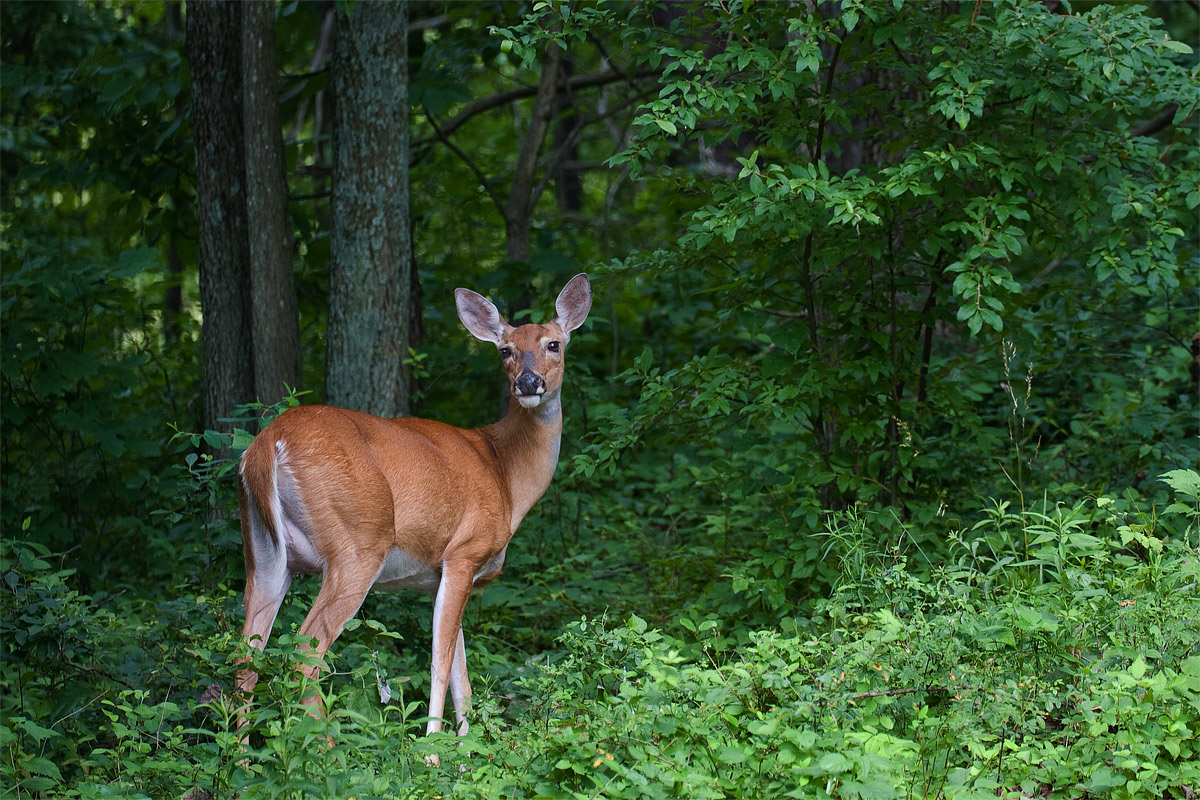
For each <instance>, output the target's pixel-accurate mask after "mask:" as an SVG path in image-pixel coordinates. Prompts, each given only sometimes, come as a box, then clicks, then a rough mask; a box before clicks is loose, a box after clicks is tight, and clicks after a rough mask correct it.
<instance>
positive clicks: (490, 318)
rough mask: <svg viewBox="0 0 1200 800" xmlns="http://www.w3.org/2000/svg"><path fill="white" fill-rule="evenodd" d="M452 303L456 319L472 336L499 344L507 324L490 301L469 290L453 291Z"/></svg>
mask: <svg viewBox="0 0 1200 800" xmlns="http://www.w3.org/2000/svg"><path fill="white" fill-rule="evenodd" d="M454 303H455V304H456V305H457V306H458V318H459V319H460V320H462V324H463V325H465V326H466V328H467V330H469V331H470V332H471V335H472V336H474V337H475V338H476V339H482V340H483V341H485V342H491V343H492V344H500V341H501V340H502V339H503V338H504V332H505V330H506V329H507V328H508V323H507V322H505V321H504V317H502V316H500V312H499V311H497V310H496V307H495V306H494V305H492V303H491V301H490V300H488V299H487V298H486V297H484V296H483V295H481V294H478V293H477V292H472V291H471V290H470V289H455V290H454Z"/></svg>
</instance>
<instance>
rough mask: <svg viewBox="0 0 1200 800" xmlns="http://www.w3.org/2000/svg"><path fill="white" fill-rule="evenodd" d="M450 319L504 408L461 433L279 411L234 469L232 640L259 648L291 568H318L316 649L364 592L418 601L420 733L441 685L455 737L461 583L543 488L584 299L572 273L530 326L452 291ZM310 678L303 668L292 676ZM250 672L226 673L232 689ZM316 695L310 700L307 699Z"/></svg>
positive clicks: (466, 689)
mask: <svg viewBox="0 0 1200 800" xmlns="http://www.w3.org/2000/svg"><path fill="white" fill-rule="evenodd" d="M454 298H455V301H456V303H457V306H458V317H459V319H460V320H462V323H463V325H465V326H466V328H467V330H468V331H470V332H471V333H472V334H473V335H474V336H475V337H477V338H479V339H482V340H483V341H486V342H492V343H493V344H495V345H496V347H497V348H498V349H499V352H500V357H501V359H502V361H503V363H504V370H505V372H506V373H507V375H508V392H509V395H510V398H511V401H512V402H510V403H509V409H508V412H507V413H506V414H505V416H504V418H503V419H501V420H500V421H499V422H497V423H495V424H494V425H488V426H486V427H483V428H477V429H472V430H464V429H462V428H455V427H453V426H451V425H446V424H444V423H441V422H434V421H432V420H424V419H412V418H401V419H384V418H382V417H375V416H371V415H370V414H364V413H361V412H357V411H345V410H342V409H337V408H330V407H327V406H302V407H298V408H293V409H291V410H289V411H287V412H286V413H284V414H282V415H281V416H280V417H279V418H278V419H277V420H275V421H274V422H273V423H271V424H270V425H269V426H267V428H266V429H265V430H264V431H263V432H262V433H260V434H259V435H258V436H257V437H256V438H255V440H254V442H253V443H252V444H251V445H250V447H249V449H247V450H246V454H245V456H244V457H243V458H242V463H241V470H240V472H241V481H240V488H241V492H240V495H241V497H240V500H241V504H240V505H241V524H242V540H243V543H244V545H245V559H246V624H245V627H244V628H243V634H244V635H245V636H246V638H247V639H248V640H249V641H250V642H251V644H252V645H254V646H255V647H258V648H259V649H262V648H263V647H264V646H265V643H266V639H267V637H268V636H269V635H270V632H271V627H272V625H273V624H274V622H275V616H276V614H277V613H278V611H279V606H280V604H281V603H282V602H283V597H284V594H285V593H286V592H287V590H288V587H289V586H290V585H291V582H292V574H293V573H304V574H317V573H319V574H320V575H321V588H320V591H319V592H318V593H317V599H316V601H315V602H314V603H313V606H312V609H311V610H310V611H309V612H308V616H307V617H306V618H305V620H304V623H303V624H302V625H301V626H300V633H301V634H302V635H305V636H311V637H314V638H315V639H316V641H317V644H316V652H317V654H318V656H320V655H323V654H324V653H325V651H326V650H327V649H328V648H329V646H330V645H331V644H333V642H334V640H335V639H337V637H338V635H339V634H340V633H341V632H342V627H343V626H344V625H345V624H346V623H347V622H348V621H349V620H350V619H351V618H352V617H353V616H354V615H355V614H356V613H357V612H358V608H359V606H360V605H361V604H362V602H363V599H364V598H365V597H366V594H367V592H368V590H370V589H371V588H373V587H374V588H379V589H419V590H421V591H425V592H429V593H430V594H432V595H433V598H434V601H433V665H432V668H431V671H430V672H431V676H432V681H433V686H432V689H431V690H430V695H429V724H428V727H427V729H426V732H427V733H432V732H434V731H439V730H441V729H442V713H443V710H444V708H445V702H446V689H447V686H449V689H450V694H451V696H452V698H453V701H454V713H455V717H456V719H457V722H458V725H459V728H458V732H459V733H460V734H465V733H466V732H467V727H468V725H467V719H466V715H467V709H468V708H469V706H470V699H471V686H470V684H469V683H468V680H467V662H466V651H465V649H464V644H463V634H462V617H463V609H464V608H465V607H466V604H467V599H468V597H469V596H470V594H471V590H472V589H474V588H478V587H482V586H484V585H486V584H487V583H488V582H490V581H491V580H492V579H493V578H495V577H496V576H497V575H498V574H499V573H500V568H501V567H502V566H503V565H504V553H505V549H506V548H507V547H508V543H509V540H510V539H512V536H513V533H515V532H516V530H517V526H518V525H520V524H521V519H522V518H523V517H524V516H525V514H526V513H527V512H528V511H529V509H530V508H532V507H533V505H534V503H536V502H537V501H538V499H540V498H541V496H542V494H543V493H545V491H546V488H547V487H548V486H549V485H550V479H551V477H552V476H553V475H554V469H555V467H556V465H557V463H558V449H559V442H560V439H561V438H562V400H561V391H562V382H563V371H564V362H563V357H564V351H565V350H566V345H567V341H568V340H569V339H570V335H571V331H573V330H575V329H576V328H578V327H579V326H580V325H582V324H583V322H584V320H585V319H586V318H587V315H588V310H589V309H590V308H591V305H592V290H591V287H590V285H589V284H588V279H587V276H586V275H582V274H581V275H576V276H575V277H574V278H572V279H571V280H570V281H569V282H568V283H567V285H566V286H565V287H564V288H563V290H562V292H561V293H560V294H559V295H558V299H557V300H556V301H555V304H554V306H555V310H556V312H557V316H555V317H554V319H553V320H551V321H550V322H547V323H545V324H544V325H522V326H520V327H519V328H514V327H512V326H511V325H509V324H508V323H507V322H505V321H504V318H503V317H501V316H500V313H499V312H498V311H497V310H496V307H495V306H494V305H492V304H491V303H490V302H488V301H487V300H486V299H484V298H483V297H481V296H480V295H478V294H476V293H475V292H472V291H468V290H467V289H457V290H455V292H454ZM305 671H306V672H307V673H308V674H309V677H311V678H314V679H315V678H316V676H317V668H316V667H308V668H306V670H305ZM257 682H258V675H257V674H256V673H255V672H254V671H253V670H251V669H249V668H247V669H244V670H243V671H242V673H241V674H240V675H239V678H238V687H239V689H241V690H242V691H243V692H244V693H245V695H246V696H247V698H248V696H249V693H250V692H252V691H253V689H254V686H255V684H256V683H257ZM313 702H315V700H314V701H313Z"/></svg>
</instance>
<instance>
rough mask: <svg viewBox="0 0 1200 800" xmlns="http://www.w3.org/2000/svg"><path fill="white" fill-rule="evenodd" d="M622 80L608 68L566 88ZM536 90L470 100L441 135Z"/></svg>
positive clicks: (419, 143)
mask: <svg viewBox="0 0 1200 800" xmlns="http://www.w3.org/2000/svg"><path fill="white" fill-rule="evenodd" d="M552 47H554V49H557V46H555V45H552ZM560 52H561V51H560ZM655 74H657V73H655V72H653V71H652V70H644V71H642V72H639V73H637V74H636V75H634V76H633V77H634V78H643V77H648V76H650V75H655ZM624 79H625V75H624V74H623V73H621V72H619V71H618V70H616V69H612V68H609V69H606V70H603V71H601V72H593V73H590V74H588V75H574V76H572V77H570V78H568V79H567V80H566V86H567V88H568V89H586V88H589V87H592V86H604V85H605V84H609V83H616V82H617V81H620V80H624ZM539 85H540V84H539ZM538 88H539V87H538V86H516V87H513V88H512V89H506V90H504V91H503V92H496V93H495V94H490V95H488V96H487V97H480V98H478V99H475V100H472V101H471V102H469V103H467V105H466V106H464V107H463V110H462V111H459V112H458V113H457V114H455V115H454V116H453V117H451V118H450V120H449V121H448V122H447V123H446V124H445V125H443V126H442V133H443V134H444V135H446V136H449V135H450V134H452V133H454V132H455V131H456V130H458V129H459V128H461V127H462V126H463V125H464V124H465V123H467V122H469V121H470V120H471V119H472V118H473V117H477V116H479V115H480V114H482V113H484V112H485V111H490V110H492V109H493V108H496V107H498V106H502V105H505V104H507V103H510V102H512V101H513V100H520V99H522V98H525V97H532V96H533V95H536V94H537V93H538ZM435 140H436V137H430V138H427V139H419V140H417V141H416V142H414V143H413V145H414V146H415V147H424V146H426V145H428V144H430V143H431V142H433V141H435Z"/></svg>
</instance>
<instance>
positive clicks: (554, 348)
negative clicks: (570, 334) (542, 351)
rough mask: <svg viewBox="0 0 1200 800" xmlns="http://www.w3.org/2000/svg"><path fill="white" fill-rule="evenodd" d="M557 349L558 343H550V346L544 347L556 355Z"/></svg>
mask: <svg viewBox="0 0 1200 800" xmlns="http://www.w3.org/2000/svg"><path fill="white" fill-rule="evenodd" d="M558 348H559V343H558V342H550V344H548V345H546V349H547V350H549V351H550V352H551V353H557V352H558Z"/></svg>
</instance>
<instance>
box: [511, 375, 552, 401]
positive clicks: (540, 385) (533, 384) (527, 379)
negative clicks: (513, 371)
mask: <svg viewBox="0 0 1200 800" xmlns="http://www.w3.org/2000/svg"><path fill="white" fill-rule="evenodd" d="M513 388H515V389H516V390H517V394H521V395H537V394H542V393H543V392H545V391H546V382H545V381H544V380H542V379H541V377H539V376H538V375H536V374H535V373H533V372H530V371H528V370H526V371H525V372H522V373H521V374H520V375H518V376H517V379H516V381H514V382H513Z"/></svg>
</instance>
